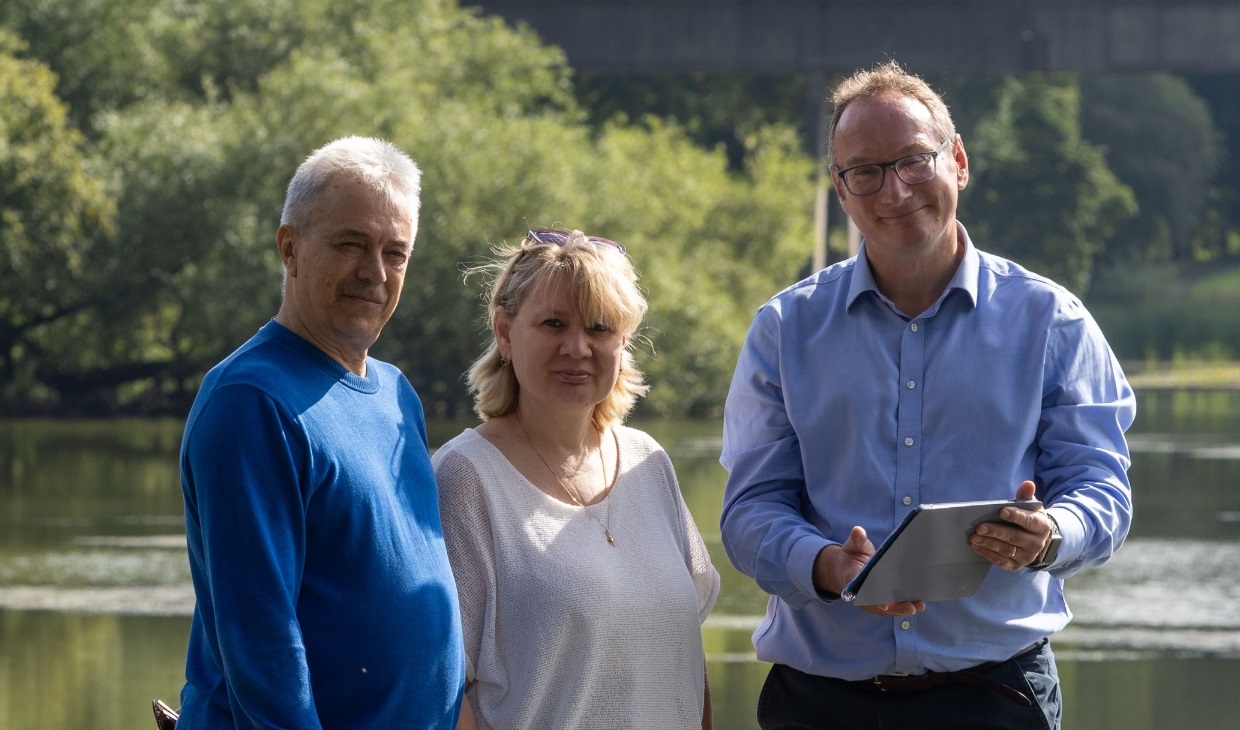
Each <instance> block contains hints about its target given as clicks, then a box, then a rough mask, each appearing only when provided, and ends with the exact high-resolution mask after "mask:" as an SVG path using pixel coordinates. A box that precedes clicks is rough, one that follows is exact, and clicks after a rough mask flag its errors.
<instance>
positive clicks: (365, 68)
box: [19, 0, 812, 414]
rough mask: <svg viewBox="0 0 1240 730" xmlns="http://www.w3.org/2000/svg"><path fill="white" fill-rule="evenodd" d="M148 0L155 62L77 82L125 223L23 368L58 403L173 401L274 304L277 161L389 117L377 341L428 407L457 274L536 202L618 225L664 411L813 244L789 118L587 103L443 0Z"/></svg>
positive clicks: (698, 393) (517, 232)
mask: <svg viewBox="0 0 1240 730" xmlns="http://www.w3.org/2000/svg"><path fill="white" fill-rule="evenodd" d="M19 1H22V2H26V1H27V0H19ZM75 1H76V2H77V3H78V5H77V7H79V8H81V9H82V10H83V11H94V10H97V9H98V7H99V6H98V5H97V4H92V3H91V2H90V1H89V0H75ZM122 1H123V0H122ZM143 1H144V0H132V2H133V3H140V2H143ZM150 2H151V3H153V5H152V6H151V7H150V9H151V11H152V12H151V16H150V17H151V18H153V20H151V21H150V22H151V23H153V24H154V26H153V27H150V28H143V27H141V26H139V29H138V30H137V31H134V32H137V33H146V32H148V31H149V33H150V37H151V38H156V39H162V40H158V41H150V43H149V47H150V48H152V49H155V50H154V51H153V53H154V54H155V56H154V57H153V58H151V59H149V61H150V62H149V63H146V64H145V65H142V67H141V68H143V69H147V70H158V73H155V72H154V71H152V72H151V75H150V76H149V78H152V79H157V80H158V83H153V84H151V85H150V86H149V88H148V93H145V94H138V93H133V94H129V95H125V94H121V95H119V97H118V98H119V101H109V100H107V99H104V98H102V97H93V96H91V95H89V94H86V95H85V96H84V97H82V99H83V101H82V103H83V104H84V105H85V106H87V107H89V111H88V112H85V113H82V114H80V115H75V118H78V119H81V120H84V121H88V123H89V126H90V129H91V133H92V139H93V140H94V142H93V145H92V147H91V149H92V150H93V152H94V154H95V155H96V156H97V158H98V159H99V160H100V169H101V170H102V171H103V176H104V179H105V180H106V182H107V191H109V192H110V193H111V195H112V196H113V197H114V198H115V200H116V201H117V209H116V222H117V233H116V235H115V236H112V237H110V238H108V239H107V240H105V241H103V242H102V243H101V244H99V245H98V246H97V247H96V248H97V254H98V255H97V256H95V258H94V259H93V260H92V261H93V266H92V267H90V268H88V269H86V270H85V272H86V274H87V275H89V276H91V277H93V278H92V279H91V284H92V285H93V286H97V287H100V288H102V289H105V290H107V291H108V293H109V297H108V298H107V299H106V301H97V302H94V303H93V304H91V305H90V306H88V307H85V308H84V309H83V310H82V311H81V313H80V314H79V316H77V317H74V318H66V319H63V320H62V321H60V322H58V323H57V324H56V325H55V326H54V327H52V328H49V329H48V333H49V346H48V347H46V348H45V349H44V350H43V351H42V352H41V357H42V367H41V368H40V369H39V372H40V373H41V376H42V378H43V383H44V385H45V387H47V388H48V389H49V390H50V391H53V392H54V393H59V394H60V395H61V397H62V400H61V406H62V407H64V406H65V403H66V401H67V400H68V399H75V400H76V402H78V403H79V404H86V405H83V406H79V407H89V406H92V405H94V406H98V405H99V404H107V405H109V406H110V407H126V408H134V407H143V408H165V409H166V408H171V409H181V408H183V407H184V405H185V403H186V399H187V398H188V397H189V396H190V395H192V390H193V388H194V386H195V385H196V382H197V378H198V377H200V376H201V374H202V372H203V371H204V370H205V368H206V367H208V366H209V365H210V364H211V363H213V362H214V361H216V360H218V358H219V357H221V356H222V355H224V354H226V353H227V352H228V351H229V350H231V349H232V348H234V347H236V345H237V344H239V343H240V342H241V341H242V340H244V339H245V338H246V337H247V336H249V335H250V334H251V333H253V331H254V330H255V329H256V328H257V327H258V326H260V325H261V324H262V323H263V322H264V321H265V320H266V319H268V318H270V317H271V316H272V314H273V313H274V312H275V309H276V307H277V306H278V298H279V288H278V282H279V277H280V269H279V262H278V260H277V259H276V256H275V251H274V244H273V240H274V239H273V236H274V231H275V228H276V225H277V223H278V216H279V208H280V203H281V200H282V197H283V192H284V186H285V185H286V184H287V181H288V179H289V177H290V176H291V174H292V172H293V170H294V169H295V168H296V166H297V164H298V163H299V162H300V161H301V159H303V158H304V156H305V155H306V154H307V153H308V152H309V151H310V150H311V149H313V148H314V147H317V146H319V145H321V144H323V143H325V142H327V141H329V140H331V139H333V138H335V137H338V136H341V135H344V134H366V135H377V136H382V137H386V138H388V139H391V140H392V141H393V142H395V143H396V144H398V145H400V146H401V147H402V148H404V149H406V150H408V151H409V152H410V153H411V155H412V156H413V157H414V158H415V159H417V160H418V161H419V162H420V163H421V165H422V167H423V171H424V195H423V206H422V217H421V227H420V231H419V234H418V238H417V247H416V249H415V251H414V259H413V263H412V270H411V273H410V277H409V280H408V282H407V284H406V290H405V295H404V301H403V302H402V306H401V307H400V308H399V309H398V312H397V314H396V316H395V317H394V318H393V320H392V322H391V323H389V325H388V327H387V329H386V331H385V333H384V336H383V338H382V339H381V340H380V342H379V344H378V345H377V347H376V348H375V354H376V355H377V356H379V357H383V358H385V359H389V360H392V361H394V362H396V363H397V364H399V365H401V366H402V367H403V368H404V369H405V371H406V372H407V373H408V375H409V377H410V379H411V380H412V381H413V382H414V384H415V385H416V386H417V387H418V389H419V391H420V392H421V393H422V394H423V397H424V399H425V400H426V402H427V404H428V407H429V408H430V410H431V411H432V412H433V413H442V414H449V413H460V412H461V411H462V410H464V409H466V408H467V406H468V403H469V399H468V394H467V393H466V392H465V388H464V384H463V382H462V373H463V372H464V370H465V368H466V367H467V365H468V364H469V362H470V361H471V360H472V359H473V357H474V356H475V355H476V354H477V353H478V352H479V348H480V344H481V339H482V328H481V326H480V324H481V315H482V312H481V311H480V302H479V299H478V294H479V293H480V288H481V286H482V282H481V281H477V280H471V281H470V282H468V283H462V278H461V271H462V267H463V266H466V265H468V264H469V263H471V262H477V261H479V260H481V259H483V258H485V257H487V256H489V255H490V254H491V250H492V249H493V248H494V247H495V246H497V245H500V244H503V243H505V242H508V243H514V242H516V241H518V240H519V239H520V238H521V236H522V235H523V233H524V231H525V229H526V228H528V227H530V226H533V225H544V224H547V225H564V226H569V227H576V228H581V229H583V230H587V231H592V232H597V233H600V234H602V235H606V236H608V237H612V238H617V239H619V240H622V241H624V242H625V244H626V245H628V246H629V247H630V251H631V255H632V256H633V258H634V260H635V262H636V263H637V265H638V267H639V269H640V270H641V271H642V272H643V273H644V274H645V279H644V282H645V285H646V287H647V289H648V290H649V296H650V300H651V307H652V315H651V318H650V329H649V332H648V336H649V341H650V346H649V347H647V348H646V349H645V354H644V357H643V367H644V368H645V369H646V370H647V372H648V373H649V374H650V379H651V382H652V384H653V385H654V389H653V391H652V394H651V396H650V398H648V399H647V404H646V405H645V407H646V408H647V409H650V410H653V411H655V412H658V413H706V412H712V411H714V410H717V409H718V408H719V406H720V405H721V402H722V398H723V395H724V393H725V392H726V388H727V382H728V379H729V378H730V375H731V370H732V367H733V365H734V363H735V357H736V351H737V350H738V348H739V345H740V341H741V338H743V335H744V330H745V327H746V326H747V324H748V321H749V319H750V316H751V314H752V311H753V308H754V307H756V306H757V305H758V304H759V303H760V302H761V301H762V300H763V299H765V298H766V297H767V296H769V295H770V294H771V293H773V292H774V291H776V290H777V289H779V288H781V287H782V286H784V285H786V284H787V283H789V282H790V281H791V278H792V276H793V274H794V272H795V271H796V269H797V268H798V266H799V265H800V263H801V262H802V261H803V260H804V258H805V256H806V253H807V251H808V240H809V235H808V232H807V228H806V227H807V222H808V220H809V211H808V208H809V204H810V201H811V200H812V193H811V188H810V175H809V173H810V167H809V164H810V163H809V162H808V160H806V159H805V157H804V155H803V154H802V153H801V152H800V149H799V142H798V139H797V135H796V134H795V132H794V131H793V130H791V129H790V128H788V127H784V126H776V127H766V126H762V125H756V126H755V127H754V128H753V129H752V130H750V131H749V132H748V133H747V134H746V135H745V139H744V142H745V145H746V149H747V152H746V155H745V165H744V167H743V168H741V169H739V170H735V171H734V170H732V169H731V168H730V167H729V164H728V161H727V159H726V156H725V155H724V154H723V153H722V151H715V150H703V149H701V147H700V146H698V145H697V144H695V143H694V140H693V138H692V136H691V134H690V133H689V132H688V131H687V130H686V129H685V128H684V127H683V126H681V125H679V124H676V123H671V122H663V121H659V120H657V119H653V118H651V119H642V120H639V121H637V122H635V123H633V122H628V121H622V120H619V119H617V120H615V121H613V122H610V123H607V124H604V125H601V126H595V125H591V124H588V123H587V121H586V117H587V115H586V114H585V112H584V110H583V108H582V107H581V106H580V105H579V104H578V102H577V101H576V99H575V98H574V88H573V84H572V74H571V70H570V69H569V68H568V66H567V65H566V62H565V59H564V56H563V53H562V52H561V51H560V50H559V49H556V48H554V47H549V46H544V45H543V44H541V43H540V42H539V41H538V39H537V38H536V37H535V36H534V35H533V34H532V33H531V32H529V31H528V30H524V29H513V28H510V27H508V26H506V25H505V24H504V23H503V22H501V21H500V20H498V19H495V18H489V17H485V16H482V15H480V14H479V13H478V12H477V11H473V10H462V9H460V8H458V7H457V5H456V3H454V2H450V1H448V0H422V1H421V2H414V3H410V2H406V1H402V2H397V0H376V1H375V2H371V3H368V4H366V5H364V6H362V7H352V6H350V7H348V8H347V9H346V8H342V7H338V6H337V5H336V4H333V3H329V2H327V1H326V0H318V1H312V2H304V3H298V4H297V6H296V7H293V5H292V3H267V2H265V0H236V1H235V2H231V3H226V2H225V1H224V0H203V2H199V3H193V4H184V3H179V2H173V1H172V0H164V1H163V2H156V0H150ZM126 7H128V6H126ZM212 28H225V29H228V31H227V33H226V34H227V35H230V36H238V38H233V40H232V41H231V42H234V43H240V44H242V46H244V44H246V43H249V44H254V45H256V46H260V47H262V48H263V51H264V53H261V54H258V56H256V57H255V58H254V59H250V60H249V61H247V60H246V59H237V58H234V57H233V56H235V55H236V54H237V53H241V51H240V50H237V51H235V52H233V51H230V52H229V53H223V54H213V53H210V52H208V51H207V46H209V45H210V43H208V42H206V41H203V42H202V45H199V44H198V43H197V40H196V38H197V37H198V36H201V35H203V34H207V33H208V31H210V30H211V29H212ZM281 29H282V30H281ZM242 30H244V32H242ZM35 31H36V33H35V34H36V35H38V36H40V37H44V38H46V37H50V36H51V35H53V34H52V33H51V31H50V29H48V28H36V29H35ZM219 32H224V31H219ZM276 36H278V37H279V39H280V40H279V43H276V41H274V40H272V39H273V38H274V37H276ZM104 37H107V38H115V37H116V36H108V35H107V34H104ZM175 38H183V39H185V42H184V43H181V44H178V43H170V42H168V40H167V39H175ZM247 39H248V40H247ZM105 45H106V44H105ZM242 46H236V48H241V47H242ZM95 52H96V53H98V54H101V56H100V57H101V59H102V60H104V61H108V62H105V63H102V64H101V66H100V68H101V69H103V71H101V73H103V74H104V77H103V78H101V79H100V83H102V84H103V85H104V86H105V87H106V86H107V85H108V84H116V85H118V88H125V89H130V90H132V89H135V88H137V86H126V85H125V84H126V83H127V80H126V79H118V78H112V77H111V76H109V74H113V73H116V74H122V70H123V69H126V68H127V66H126V64H125V63H120V62H118V61H115V59H112V58H111V56H110V55H109V54H123V53H125V52H126V49H125V48H124V47H123V45H122V44H116V43H113V44H112V45H111V46H110V47H107V48H99V49H96V51H95ZM104 57H107V58H104ZM57 58H58V59H60V60H59V61H58V62H64V63H68V64H70V65H72V61H73V58H74V57H73V56H72V55H71V54H61V55H59V56H57ZM78 72H79V73H80V71H78ZM169 84H171V85H169ZM92 388H94V391H92V390H91V389H92Z"/></svg>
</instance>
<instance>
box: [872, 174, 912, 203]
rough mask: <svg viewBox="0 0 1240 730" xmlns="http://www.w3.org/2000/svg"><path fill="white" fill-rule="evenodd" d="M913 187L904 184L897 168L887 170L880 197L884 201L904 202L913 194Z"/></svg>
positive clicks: (880, 189)
mask: <svg viewBox="0 0 1240 730" xmlns="http://www.w3.org/2000/svg"><path fill="white" fill-rule="evenodd" d="M912 188H913V186H912V185H909V184H908V183H906V182H904V180H902V179H901V178H900V176H899V175H898V174H897V173H896V168H894V167H889V168H887V174H886V175H884V176H883V186H882V187H881V188H879V189H878V195H879V196H881V197H882V198H883V200H903V199H905V198H907V197H908V196H909V195H910V193H911V192H912Z"/></svg>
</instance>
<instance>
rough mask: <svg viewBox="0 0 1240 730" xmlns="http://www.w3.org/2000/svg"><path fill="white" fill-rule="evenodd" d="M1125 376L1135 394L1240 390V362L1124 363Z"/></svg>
mask: <svg viewBox="0 0 1240 730" xmlns="http://www.w3.org/2000/svg"><path fill="white" fill-rule="evenodd" d="M1124 373H1125V374H1126V375H1127V376H1128V381H1129V382H1130V383H1131V384H1132V387H1133V388H1134V389H1136V390H1158V389H1184V388H1200V389H1226V390H1240V362H1231V361H1218V362H1214V361H1211V362H1191V361H1173V362H1137V363H1124Z"/></svg>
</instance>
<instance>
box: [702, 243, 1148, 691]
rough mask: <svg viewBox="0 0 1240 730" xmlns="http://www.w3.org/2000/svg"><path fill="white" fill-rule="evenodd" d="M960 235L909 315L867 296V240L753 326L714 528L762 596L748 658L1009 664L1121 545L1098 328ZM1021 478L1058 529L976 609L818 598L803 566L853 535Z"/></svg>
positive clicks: (1121, 514) (1119, 493) (1120, 462)
mask: <svg viewBox="0 0 1240 730" xmlns="http://www.w3.org/2000/svg"><path fill="white" fill-rule="evenodd" d="M958 230H959V231H960V234H961V239H962V240H963V241H964V242H965V245H966V246H967V250H966V252H965V256H964V260H963V261H962V263H961V264H960V267H959V269H958V270H957V272H956V274H955V277H954V278H953V279H952V281H951V283H950V284H949V285H948V287H947V289H946V290H945V291H944V293H943V295H942V296H941V297H940V298H939V299H938V301H937V302H935V304H934V305H933V306H931V307H930V308H929V309H928V310H926V311H925V312H923V313H921V314H919V315H918V316H916V317H914V318H910V317H908V316H906V315H905V314H903V313H901V312H900V311H898V310H897V309H896V307H895V306H894V305H893V304H892V303H891V302H890V301H889V300H888V299H887V298H886V297H884V296H883V295H882V294H880V293H879V291H878V288H877V286H876V285H875V281H874V277H873V274H872V272H871V271H870V268H869V266H868V264H867V262H866V257H865V246H864V244H863V245H862V248H861V253H860V254H859V255H858V256H857V257H856V258H854V259H849V260H848V261H844V262H841V263H839V264H835V265H833V266H830V267H828V268H826V269H824V270H822V271H819V272H818V273H817V274H814V275H813V276H811V277H810V278H808V279H806V280H804V281H802V282H800V283H798V284H796V285H794V286H792V287H790V288H788V289H786V290H784V291H783V292H781V293H779V294H778V295H776V296H775V297H774V298H772V299H771V300H770V301H769V302H767V303H766V304H765V305H764V306H763V307H762V308H761V309H759V310H758V313H757V315H756V316H755V318H754V321H753V324H752V326H751V328H750V331H749V334H748V337H747V339H746V342H745V346H744V349H743V350H742V352H741V356H740V360H739V362H738V364H737V367H736V374H735V376H734V378H733V381H732V387H731V390H730V392H729V393H728V399H727V405H726V408H725V414H724V439H723V456H722V458H721V461H722V463H723V466H724V467H725V468H726V469H727V470H728V472H729V474H728V483H727V489H726V491H725V494H724V505H723V515H722V518H721V527H722V531H723V544H724V548H725V549H726V551H727V554H728V557H729V558H730V559H731V560H732V563H733V564H734V565H736V567H737V568H738V569H739V570H740V571H741V572H742V573H745V574H746V575H748V576H750V577H752V578H753V579H754V580H756V581H757V583H758V585H759V586H761V587H762V588H763V589H764V590H766V591H767V592H768V593H770V594H771V598H770V601H769V603H768V605H767V610H766V617H765V619H764V620H763V621H762V623H761V625H760V626H759V627H758V629H757V631H756V632H755V633H754V637H753V638H754V646H755V648H756V649H757V655H758V658H759V659H761V660H763V661H768V662H777V663H781V664H786V665H788V666H791V667H793V668H795V669H799V670H801V671H803V672H808V673H811V674H817V675H822V676H830V677H838V678H841V679H849V680H856V679H865V678H868V677H873V676H875V675H879V674H894V673H900V672H908V673H914V674H917V673H921V672H924V671H927V670H931V671H953V670H958V669H963V668H967V667H970V666H974V665H976V664H979V663H981V662H986V661H998V660H1002V659H1006V658H1008V657H1010V656H1012V655H1013V654H1015V653H1017V652H1018V651H1019V650H1020V649H1022V648H1024V647H1026V646H1028V645H1029V644H1031V643H1033V642H1035V641H1037V640H1040V639H1041V638H1043V637H1045V636H1049V635H1051V634H1053V633H1055V632H1057V631H1059V630H1060V629H1062V628H1063V627H1064V626H1065V625H1066V624H1067V623H1068V621H1069V619H1070V618H1071V612H1070V611H1069V610H1068V607H1067V605H1066V604H1065V602H1064V596H1063V578H1065V577H1067V576H1069V575H1071V574H1073V573H1075V572H1077V571H1079V570H1081V569H1082V568H1085V567H1087V566H1090V565H1097V564H1099V563H1102V562H1104V561H1105V560H1106V559H1107V558H1109V557H1110V556H1111V554H1112V553H1113V552H1114V551H1115V550H1116V549H1117V548H1119V546H1120V544H1121V543H1122V542H1123V541H1124V538H1125V536H1126V535H1127V533H1128V527H1129V524H1130V522H1131V516H1132V501H1131V496H1132V495H1131V490H1130V487H1129V484H1128V479H1127V476H1126V473H1125V472H1126V470H1127V468H1128V465H1129V463H1130V462H1129V455H1128V447H1127V444H1126V442H1125V440H1124V431H1125V430H1126V429H1127V428H1128V427H1129V426H1130V425H1131V424H1132V420H1133V417H1134V416H1135V413H1136V405H1135V399H1134V397H1133V393H1132V389H1131V388H1130V387H1129V385H1128V382H1127V380H1126V379H1125V378H1124V374H1123V372H1122V371H1121V369H1120V366H1119V363H1118V361H1117V360H1116V359H1115V356H1114V354H1113V353H1112V352H1111V350H1110V348H1109V347H1108V345H1107V343H1106V340H1105V339H1104V338H1103V336H1102V332H1101V331H1100V330H1099V329H1098V326H1097V325H1096V324H1095V323H1094V320H1093V319H1092V318H1091V317H1090V315H1089V313H1088V312H1087V311H1086V310H1085V308H1084V306H1083V305H1082V304H1081V302H1080V301H1079V300H1078V299H1077V298H1076V297H1075V296H1073V295H1072V294H1071V293H1070V292H1068V291H1067V290H1065V289H1064V288H1062V287H1060V286H1058V285H1057V284H1055V283H1053V282H1051V281H1049V280H1048V279H1046V278H1044V277H1041V276H1038V275H1036V274H1033V273H1030V272H1028V271H1026V270H1025V269H1023V268H1021V267H1020V266H1019V265H1017V264H1014V263H1012V262H1010V261H1006V260H1004V259H1001V258H998V257H996V256H991V255H989V254H986V253H983V252H980V251H978V250H977V249H976V248H974V246H973V244H972V242H971V241H969V239H968V234H967V233H966V232H965V230H964V227H963V226H959V225H958ZM1026 479H1032V480H1034V481H1035V482H1036V483H1037V497H1038V499H1040V500H1042V502H1043V503H1044V504H1046V505H1047V507H1048V509H1049V511H1050V514H1051V515H1052V516H1054V518H1055V520H1056V522H1057V523H1058V524H1059V528H1060V531H1061V533H1062V534H1063V544H1062V546H1061V549H1060V552H1059V557H1058V559H1057V560H1056V561H1055V563H1054V565H1053V566H1051V568H1050V569H1049V570H1047V571H1032V570H1021V571H1017V572H1008V571H1005V570H1001V569H999V568H993V569H992V570H991V571H990V573H989V574H988V575H987V577H986V580H985V582H984V583H983V584H982V587H981V589H980V590H979V591H978V592H977V593H975V594H974V595H973V596H970V597H968V598H961V599H957V600H952V601H938V602H931V603H927V604H926V610H925V611H923V612H921V613H918V614H917V615H915V616H907V617H894V618H891V617H880V616H873V615H870V614H867V613H864V612H862V611H861V610H859V609H858V608H857V607H856V606H854V605H852V604H851V603H848V602H845V601H843V600H839V599H838V597H834V596H827V595H825V594H820V593H818V592H817V591H816V590H815V588H814V585H813V580H812V568H813V563H814V558H815V557H816V556H817V555H818V553H819V551H821V550H822V549H823V548H824V547H826V546H827V545H830V544H839V543H843V542H844V541H845V540H847V538H848V533H849V531H850V530H851V529H852V527H853V525H861V526H862V527H864V528H865V529H866V532H867V533H868V535H869V538H870V540H871V541H872V542H873V543H874V544H875V545H876V546H877V545H878V544H880V543H881V542H882V541H883V540H884V539H885V538H886V537H887V535H889V534H890V533H891V531H892V530H893V529H895V527H896V525H898V524H899V523H900V521H901V520H902V519H903V518H904V516H905V515H906V514H907V513H908V512H909V510H911V509H913V508H914V507H916V506H917V505H918V504H920V503H937V502H961V501H971V500H984V499H1012V498H1013V497H1014V496H1015V494H1016V487H1017V485H1019V484H1020V482H1022V481H1024V480H1026Z"/></svg>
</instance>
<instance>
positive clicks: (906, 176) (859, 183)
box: [832, 137, 951, 195]
mask: <svg viewBox="0 0 1240 730" xmlns="http://www.w3.org/2000/svg"><path fill="white" fill-rule="evenodd" d="M948 142H951V138H950V137H949V138H948V139H945V140H943V144H941V145H939V148H938V149H937V150H935V151H933V152H918V153H917V154H915V155H909V156H908V157H901V158H900V159H898V160H892V161H891V162H875V163H872V164H869V165H857V166H856V167H850V168H848V169H847V170H841V169H840V168H839V167H837V166H835V165H832V167H834V168H835V174H836V175H839V176H840V180H842V181H843V182H844V187H846V188H848V192H850V193H852V194H853V195H873V194H874V193H877V192H878V191H879V190H881V189H882V188H883V180H884V177H885V176H886V172H887V170H886V168H888V167H890V168H891V169H893V170H895V171H896V177H898V178H900V180H901V181H903V182H904V184H905V185H920V184H921V183H924V182H930V181H931V180H933V179H934V176H935V173H936V172H937V170H936V169H935V168H936V164H935V163H936V162H937V161H938V158H939V153H940V152H942V151H943V148H944V147H946V146H947V143H948Z"/></svg>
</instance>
